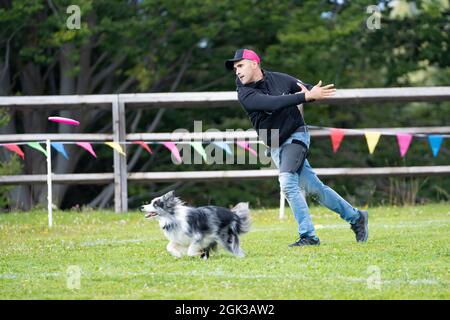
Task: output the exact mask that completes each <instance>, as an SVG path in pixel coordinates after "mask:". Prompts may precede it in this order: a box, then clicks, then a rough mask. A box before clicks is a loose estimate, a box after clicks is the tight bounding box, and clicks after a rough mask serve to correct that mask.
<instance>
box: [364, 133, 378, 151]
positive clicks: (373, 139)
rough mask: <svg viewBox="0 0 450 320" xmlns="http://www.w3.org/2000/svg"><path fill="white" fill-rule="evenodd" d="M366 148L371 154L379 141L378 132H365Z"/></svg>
mask: <svg viewBox="0 0 450 320" xmlns="http://www.w3.org/2000/svg"><path fill="white" fill-rule="evenodd" d="M365 136H366V140H367V146H368V147H369V152H370V154H372V153H373V152H374V150H375V147H376V146H377V144H378V140H380V136H381V133H379V132H367V131H366V132H365Z"/></svg>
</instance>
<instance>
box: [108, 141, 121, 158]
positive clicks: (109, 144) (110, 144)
mask: <svg viewBox="0 0 450 320" xmlns="http://www.w3.org/2000/svg"><path fill="white" fill-rule="evenodd" d="M105 144H106V145H107V146H110V147H111V148H113V149H114V150H116V151H117V152H118V153H120V154H121V155H123V156H126V154H125V152H123V149H122V147H121V146H120V144H118V143H117V142H113V141H106V142H105Z"/></svg>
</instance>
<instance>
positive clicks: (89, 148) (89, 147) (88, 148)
mask: <svg viewBox="0 0 450 320" xmlns="http://www.w3.org/2000/svg"><path fill="white" fill-rule="evenodd" d="M77 145H79V146H80V147H82V148H83V149H85V150H86V151H88V152H89V153H90V154H92V155H93V156H94V157H95V158H97V155H96V154H95V151H94V149H92V145H91V144H90V143H89V142H77Z"/></svg>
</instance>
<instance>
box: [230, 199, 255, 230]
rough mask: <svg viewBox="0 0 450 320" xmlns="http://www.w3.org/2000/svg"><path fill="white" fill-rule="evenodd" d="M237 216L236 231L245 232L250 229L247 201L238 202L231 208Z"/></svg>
mask: <svg viewBox="0 0 450 320" xmlns="http://www.w3.org/2000/svg"><path fill="white" fill-rule="evenodd" d="M231 211H233V212H234V213H235V214H236V215H237V216H238V217H239V223H238V224H237V226H236V227H237V230H236V231H237V233H238V234H241V233H246V232H249V231H250V226H251V223H252V222H251V220H250V210H249V207H248V202H239V203H238V204H237V205H235V206H234V208H232V209H231Z"/></svg>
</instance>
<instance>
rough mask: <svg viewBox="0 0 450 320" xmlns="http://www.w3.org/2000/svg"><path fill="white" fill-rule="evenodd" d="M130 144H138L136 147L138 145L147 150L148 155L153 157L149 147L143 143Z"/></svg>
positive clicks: (134, 142)
mask: <svg viewBox="0 0 450 320" xmlns="http://www.w3.org/2000/svg"><path fill="white" fill-rule="evenodd" d="M132 144H138V145H140V146H141V147H142V148H144V149H145V150H147V152H148V153H150V154H151V155H153V151H152V149H150V147H149V146H148V145H147V144H146V143H145V142H144V141H133V142H132Z"/></svg>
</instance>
